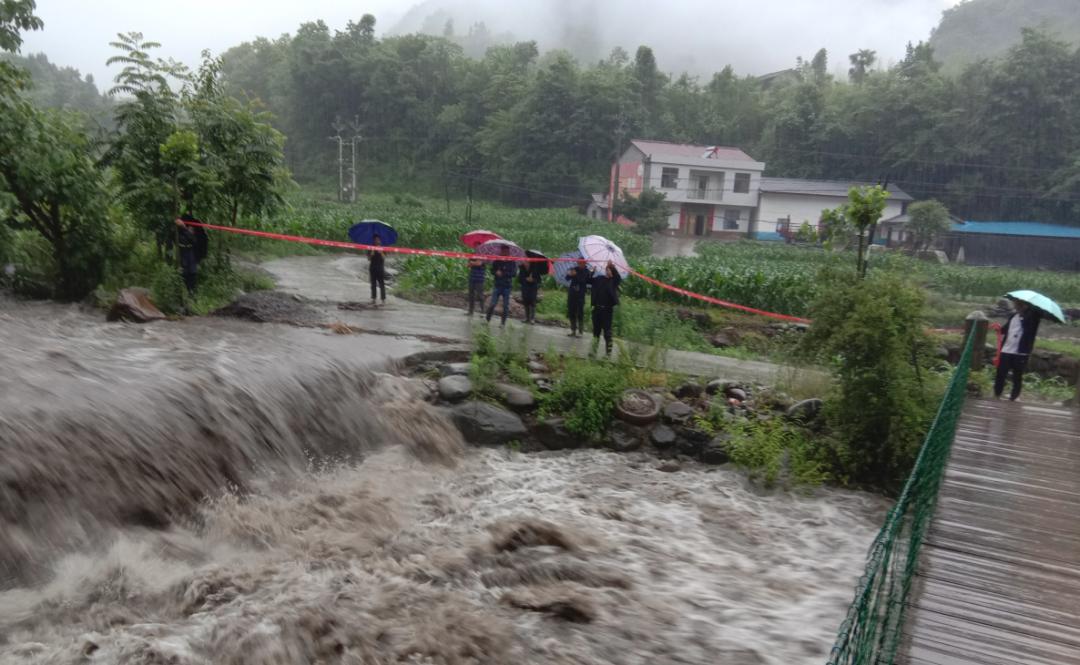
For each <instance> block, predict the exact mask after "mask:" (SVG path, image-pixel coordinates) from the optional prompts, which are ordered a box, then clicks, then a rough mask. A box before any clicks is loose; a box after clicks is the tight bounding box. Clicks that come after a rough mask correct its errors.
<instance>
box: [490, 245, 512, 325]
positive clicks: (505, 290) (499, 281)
mask: <svg viewBox="0 0 1080 665" xmlns="http://www.w3.org/2000/svg"><path fill="white" fill-rule="evenodd" d="M498 251H499V256H502V257H505V258H503V259H502V260H497V261H493V262H492V264H491V274H492V275H494V276H495V287H494V288H493V289H492V291H491V304H490V305H488V311H487V320H488V322H490V321H491V316H492V315H493V314H494V313H495V305H497V304H498V302H499V298H502V301H503V309H502V325H503V326H504V327H505V326H506V317H507V316H509V315H510V289H511V288H513V284H514V262H513V261H509V260H507V259H509V258H510V248H509V247H507V246H506V245H504V244H500V245H499V250H498Z"/></svg>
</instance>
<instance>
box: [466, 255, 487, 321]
mask: <svg viewBox="0 0 1080 665" xmlns="http://www.w3.org/2000/svg"><path fill="white" fill-rule="evenodd" d="M485 279H487V266H485V265H484V262H483V260H481V259H469V311H468V312H467V313H466V314H467V316H472V315H473V308H474V307H475V306H476V303H480V305H479V306H480V313H481V314H483V313H484V280H485Z"/></svg>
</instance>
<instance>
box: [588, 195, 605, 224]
mask: <svg viewBox="0 0 1080 665" xmlns="http://www.w3.org/2000/svg"><path fill="white" fill-rule="evenodd" d="M610 208H611V204H609V203H608V197H607V194H593V195H592V198H590V199H589V202H588V203H587V204H586V205H585V210H584V211H583V213H584V215H585V216H586V217H588V218H589V219H600V220H607V218H608V211H609V210H610Z"/></svg>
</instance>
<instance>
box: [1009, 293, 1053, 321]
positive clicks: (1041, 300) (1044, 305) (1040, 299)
mask: <svg viewBox="0 0 1080 665" xmlns="http://www.w3.org/2000/svg"><path fill="white" fill-rule="evenodd" d="M1005 297H1006V298H1013V299H1015V300H1023V301H1024V302H1026V303H1027V304H1029V305H1031V306H1033V307H1038V308H1039V309H1041V310H1042V311H1044V312H1046V313H1047V314H1049V315H1050V316H1052V317H1054V318H1055V319H1057V320H1058V321H1059V322H1061V323H1065V313H1064V312H1062V311H1061V307H1060V306H1059V305H1058V304H1057V303H1056V302H1054V301H1053V300H1050V299H1049V298H1047V297H1046V296H1044V295H1043V294H1041V293H1039V292H1038V291H1011V292H1009V293H1006V294H1005Z"/></svg>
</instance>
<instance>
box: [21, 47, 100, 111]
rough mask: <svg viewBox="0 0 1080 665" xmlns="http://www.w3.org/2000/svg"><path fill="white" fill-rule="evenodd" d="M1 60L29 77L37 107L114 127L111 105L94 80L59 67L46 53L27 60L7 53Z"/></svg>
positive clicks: (75, 71) (29, 93)
mask: <svg viewBox="0 0 1080 665" xmlns="http://www.w3.org/2000/svg"><path fill="white" fill-rule="evenodd" d="M0 58H3V59H4V60H7V61H8V62H11V63H12V64H14V65H16V66H18V67H21V68H23V69H25V70H26V71H28V72H29V73H30V77H31V79H32V81H33V85H32V86H31V87H30V88H29V89H28V91H27V94H28V95H29V97H30V99H31V100H32V101H33V102H34V104H36V105H37V106H39V107H41V108H51V109H67V110H70V111H81V112H83V113H85V114H86V115H87V116H88V117H89V119H90V121H91V122H92V123H95V124H97V125H100V126H108V125H110V124H111V122H112V119H111V116H112V102H111V101H110V100H109V98H108V97H105V96H104V95H103V94H102V93H101V92H100V91H99V90H98V88H97V85H95V82H94V77H92V76H90V75H86V76H85V77H84V76H83V75H82V74H80V73H79V71H78V70H77V69H73V68H71V67H57V66H56V65H54V64H53V63H51V62H49V58H48V57H47V56H46V55H45V54H44V53H35V54H32V55H29V56H26V57H23V56H18V55H14V54H11V53H4V54H2V55H0Z"/></svg>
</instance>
